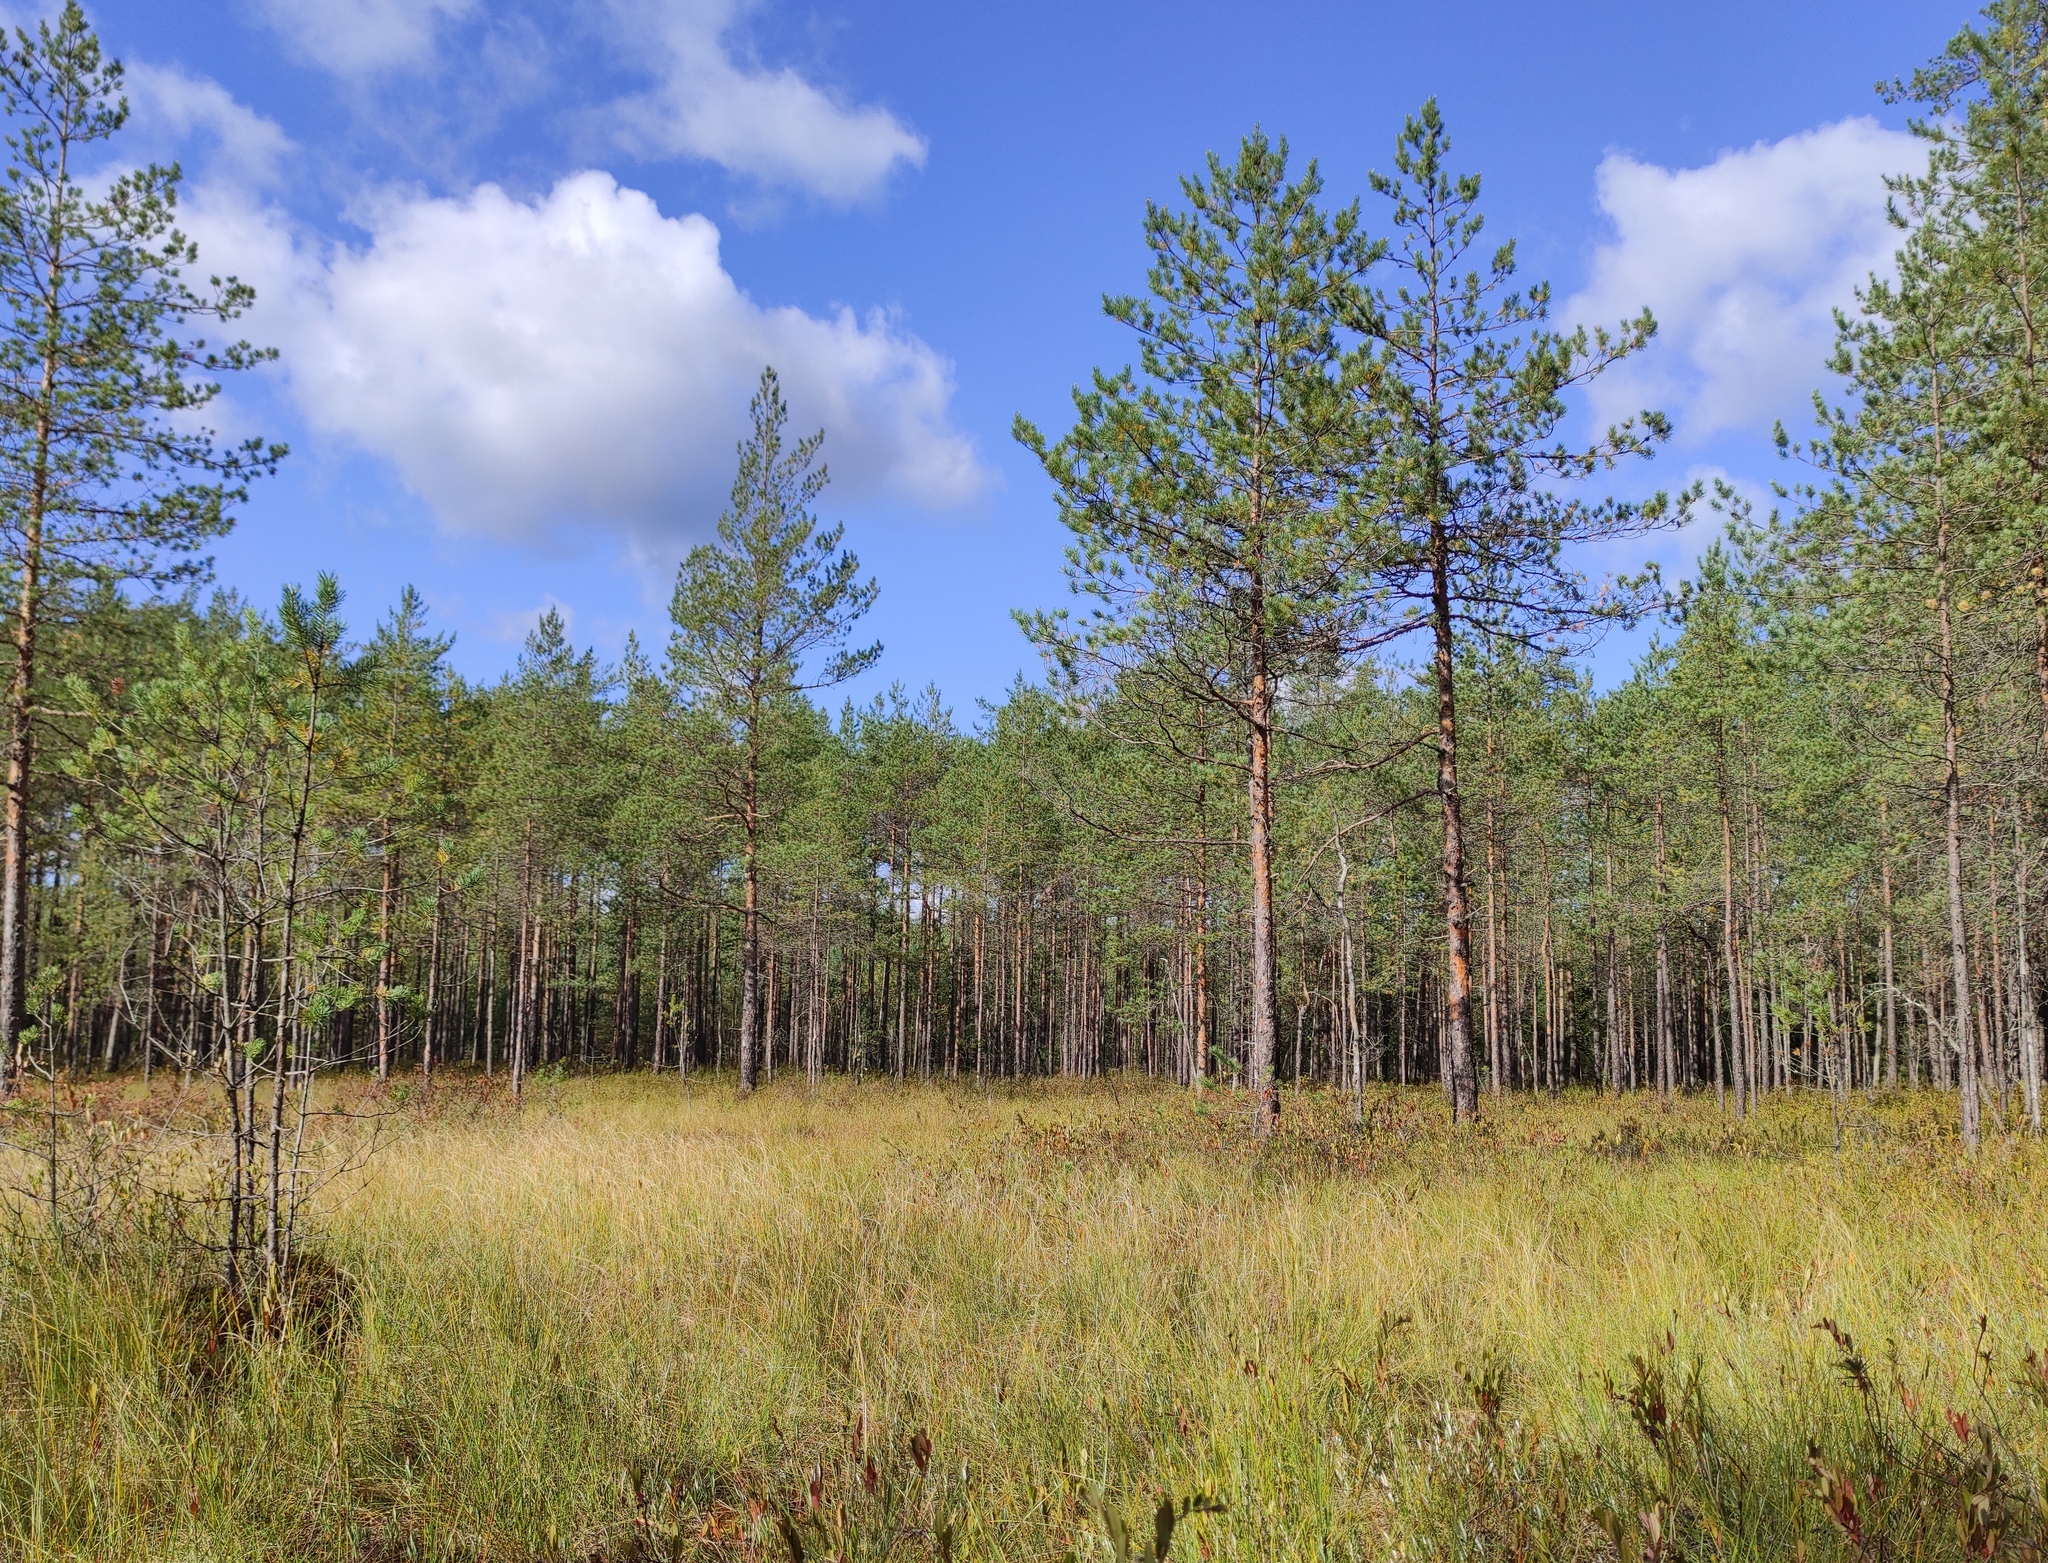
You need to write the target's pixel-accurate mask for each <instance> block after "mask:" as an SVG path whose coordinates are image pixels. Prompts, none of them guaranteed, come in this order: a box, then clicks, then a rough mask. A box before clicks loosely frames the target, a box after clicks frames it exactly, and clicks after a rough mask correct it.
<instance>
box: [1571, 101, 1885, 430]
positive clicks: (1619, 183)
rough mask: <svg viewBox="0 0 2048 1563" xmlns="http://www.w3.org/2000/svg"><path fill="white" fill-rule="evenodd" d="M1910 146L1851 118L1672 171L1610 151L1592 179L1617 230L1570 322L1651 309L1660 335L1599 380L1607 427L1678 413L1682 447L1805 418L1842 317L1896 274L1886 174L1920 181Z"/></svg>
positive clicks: (1595, 397)
mask: <svg viewBox="0 0 2048 1563" xmlns="http://www.w3.org/2000/svg"><path fill="white" fill-rule="evenodd" d="M1924 159H1925V152H1924V151H1923V150H1922V149H1921V147H1920V146H1919V144H1918V143H1917V142H1916V141H1915V140H1914V138H1913V137H1911V136H1909V135H1906V134H1904V133H1903V132H1899V131H1892V130H1886V129H1884V128H1883V127H1881V126H1880V125H1878V124H1877V123H1876V122H1875V121H1874V120H1871V119H1867V118H1862V119H1849V120H1843V121H1841V122H1840V123H1839V124H1834V125H1824V126H1821V127H1820V128H1818V129H1815V130H1809V131H1804V132H1802V133H1801V134H1799V135H1796V136H1788V137H1786V138H1785V139H1784V140H1782V141H1777V142H1759V143H1758V144H1757V145H1755V146H1753V147H1748V148H1746V149H1743V150H1740V151H1731V152H1724V153H1723V154H1722V155H1721V156H1720V157H1718V158H1716V159H1715V160H1714V161H1713V162H1712V163H1710V164H1708V165H1707V166H1706V167H1704V168H1683V169H1670V168H1660V167H1658V166H1656V165H1655V164H1650V163H1641V162H1637V161H1636V160H1635V159H1634V158H1631V157H1627V156H1625V155H1623V154H1620V153H1610V154H1609V155H1608V157H1607V158H1606V159H1605V160H1604V161H1603V162H1602V163H1601V165H1600V169H1599V173H1598V175H1597V176H1596V177H1597V184H1598V192H1599V193H1598V202H1599V207H1600V210H1601V211H1602V212H1603V213H1604V214H1605V215H1606V216H1607V217H1608V219H1609V220H1610V221H1611V222H1612V223H1613V225H1614V233H1613V237H1612V238H1611V239H1609V240H1608V241H1607V242H1606V243H1604V244H1603V245H1601V247H1600V248H1599V250H1598V252H1597V253H1596V255H1595V257H1594V261H1593V268H1592V278H1591V280H1590V282H1589V283H1588V285H1587V287H1586V289H1585V290H1584V291H1583V292H1581V293H1580V294H1578V295H1577V296H1576V297H1575V298H1573V299H1572V300H1571V301H1570V302H1569V303H1567V304H1566V305H1565V307H1564V310H1563V314H1564V316H1565V318H1567V319H1569V320H1573V321H1583V322H1586V323H1588V324H1600V323H1604V324H1613V323H1614V322H1616V321H1619V320H1621V319H1623V318H1626V317H1632V316H1634V315H1636V314H1638V313H1639V312H1640V311H1641V310H1642V309H1643V307H1644V306H1645V305H1648V306H1649V308H1650V309H1651V311H1652V312H1653V313H1654V314H1655V315H1656V317H1657V323H1658V336H1657V340H1656V341H1655V342H1654V343H1653V344H1652V345H1651V347H1650V348H1649V349H1648V350H1647V351H1646V352H1645V353H1643V354H1642V355H1641V356H1640V357H1639V358H1637V359H1634V360H1632V361H1629V362H1626V363H1624V364H1623V365H1621V366H1620V367H1619V368H1617V369H1615V370H1613V371H1611V372H1610V373H1609V374H1608V375H1606V376H1604V377H1603V378H1602V379H1601V380H1599V381H1597V382H1595V384H1594V387H1593V393H1592V403H1593V410H1594V412H1595V414H1596V415H1597V416H1598V417H1599V418H1600V419H1601V420H1602V421H1607V420H1611V419H1615V418H1620V417H1626V416H1627V415H1629V414H1630V413H1633V412H1635V411H1636V410H1637V409H1639V408H1642V407H1658V408H1661V409H1662V410H1664V411H1666V412H1668V413H1669V414H1671V416H1672V419H1673V421H1674V422H1675V424H1676V425H1677V430H1678V434H1679V437H1680V438H1681V439H1682V440H1696V439H1700V438H1704V437H1705V436H1706V435H1708V434H1711V433H1713V432H1715V431H1716V430H1721V429H1742V428H1758V427H1767V426H1768V425H1769V423H1770V422H1771V420H1772V419H1774V418H1777V417H1781V416H1782V417H1788V418H1796V417H1797V416H1798V415H1799V412H1800V410H1801V409H1802V408H1803V407H1804V406H1805V405H1806V401H1807V398H1808V396H1809V395H1810V394H1811V392H1812V391H1813V389H1814V388H1815V387H1816V386H1819V385H1820V384H1821V383H1822V382H1823V381H1824V380H1825V378H1826V371H1825V369H1824V368H1823V362H1824V360H1825V358H1826V356H1827V353H1828V351H1829V349H1830V348H1831V346H1832V345H1833V342H1834V321H1833V311H1834V309H1835V308H1837V307H1848V308H1853V299H1854V293H1855V290H1856V288H1857V287H1858V286H1860V285H1861V284H1862V283H1863V282H1864V281H1865V280H1866V279H1867V278H1868V277H1869V276H1870V274H1871V273H1872V272H1877V273H1879V274H1883V273H1886V272H1888V271H1889V269H1890V265H1891V257H1892V252H1893V251H1894V250H1895V249H1896V248H1897V245H1898V241H1899V234H1898V232H1897V230H1895V229H1894V228H1892V227H1891V225H1890V224H1889V222H1888V221H1887V220H1886V217H1885V189H1884V184H1883V177H1884V176H1885V175H1886V174H1891V173H1900V172H1904V171H1907V170H1910V169H1914V168H1917V167H1918V166H1919V165H1920V164H1921V163H1922V162H1923V161H1924Z"/></svg>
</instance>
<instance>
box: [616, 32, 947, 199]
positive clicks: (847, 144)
mask: <svg viewBox="0 0 2048 1563" xmlns="http://www.w3.org/2000/svg"><path fill="white" fill-rule="evenodd" d="M744 3H745V0H615V4H614V14H615V15H616V16H617V18H618V21H619V24H620V28H621V31H622V33H623V34H624V36H625V37H626V38H627V39H628V40H629V41H630V42H631V43H632V45H633V46H634V47H635V48H636V50H643V51H647V52H651V53H652V54H653V56H654V57H655V64H656V67H657V71H658V74H659V77H660V80H659V83H658V85H657V86H656V87H655V88H654V90H652V91H651V92H648V93H645V94H643V95H640V96H638V97H633V98H628V99H625V100H623V101H622V102H620V103H619V104H617V105H615V110H614V111H615V112H616V113H617V114H618V116H619V118H620V122H621V141H622V143H623V144H624V145H626V146H627V147H628V148H630V149H631V150H633V151H635V152H640V153H652V154H654V155H658V156H668V157H674V156H689V157H700V158H704V159H707V160H708V161H710V162H714V163H717V164H719V165H720V166H722V167H724V168H727V169H729V170H731V171H732V172H734V173H736V174H743V175H746V176H748V177H750V178H753V179H758V180H760V181H761V182H762V183H764V184H769V185H778V186H787V187H792V188H796V189H801V190H805V191H808V192H809V193H811V194H813V195H818V196H823V197H824V198H826V199H827V200H832V201H842V202H844V201H857V200H860V199H863V198H865V197H867V196H870V195H873V194H874V193H875V192H876V191H878V190H879V189H880V188H881V187H882V185H883V184H884V183H885V182H886V181H887V179H888V178H889V176H890V174H891V173H893V172H894V171H895V169H896V167H897V165H898V164H899V163H900V164H908V165H909V166H911V167H913V168H922V167H923V166H924V160H925V151H926V145H925V141H924V138H923V137H921V136H919V135H917V134H916V133H915V132H913V131H911V130H910V129H909V128H908V127H907V126H905V125H904V124H903V123H902V122H901V121H899V120H898V119H897V118H896V116H895V115H893V114H891V113H890V112H889V111H888V110H887V109H884V108H879V107H875V106H873V105H868V106H858V105H849V104H846V103H842V102H841V101H840V100H839V99H838V98H837V97H836V96H834V95H831V94H828V93H826V92H824V91H822V90H820V89H819V88H817V87H815V86H813V85H812V84H811V83H810V82H808V81H805V80H804V79H803V77H801V76H800V75H798V74H797V73H796V72H795V71H793V70H789V69H787V68H785V69H782V70H773V71H771V70H760V69H753V68H750V67H747V66H744V65H742V64H740V63H739V62H737V61H736V60H735V59H734V58H733V54H732V51H731V49H730V48H729V47H728V44H727V41H726V35H727V34H728V32H729V31H730V30H731V28H732V26H733V24H734V23H735V22H736V21H737V20H738V17H739V14H740V12H741V10H742V9H743V7H744Z"/></svg>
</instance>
